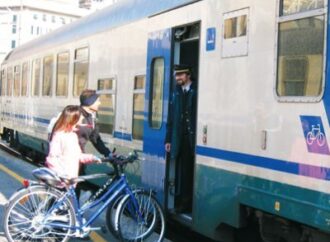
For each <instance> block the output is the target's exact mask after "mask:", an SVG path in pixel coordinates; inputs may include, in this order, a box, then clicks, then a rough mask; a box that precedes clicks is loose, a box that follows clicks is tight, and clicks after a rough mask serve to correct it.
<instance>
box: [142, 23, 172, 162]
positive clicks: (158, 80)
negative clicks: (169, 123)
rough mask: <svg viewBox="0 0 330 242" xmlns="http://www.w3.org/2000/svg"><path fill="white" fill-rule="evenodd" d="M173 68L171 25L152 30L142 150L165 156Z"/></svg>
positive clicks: (149, 42)
mask: <svg viewBox="0 0 330 242" xmlns="http://www.w3.org/2000/svg"><path fill="white" fill-rule="evenodd" d="M170 70H171V29H165V30H161V31H157V32H153V33H150V34H149V38H148V56H147V80H146V94H145V95H146V96H145V104H146V105H145V117H144V140H143V141H144V142H143V152H144V153H145V154H147V155H150V156H157V157H159V158H161V157H162V158H164V157H165V151H164V139H165V132H166V120H167V112H168V100H169V90H170V79H171V76H170Z"/></svg>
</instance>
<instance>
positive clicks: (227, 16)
mask: <svg viewBox="0 0 330 242" xmlns="http://www.w3.org/2000/svg"><path fill="white" fill-rule="evenodd" d="M240 19H244V21H238V20H240ZM234 20H235V21H234ZM228 22H231V23H234V24H232V25H233V26H235V28H233V26H232V27H231V28H230V29H231V30H232V29H234V31H232V32H231V34H233V35H229V36H228V34H229V33H228V31H226V29H228V27H227V26H228ZM240 23H243V24H240ZM249 25H250V8H242V9H238V10H234V11H230V12H225V13H223V24H222V37H221V38H222V41H221V48H222V51H221V57H222V58H232V57H241V56H248V54H249V35H250V34H249V29H250V28H249ZM242 26H243V27H244V28H241V27H242ZM240 30H241V31H240Z"/></svg>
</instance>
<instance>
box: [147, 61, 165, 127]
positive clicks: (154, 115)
mask: <svg viewBox="0 0 330 242" xmlns="http://www.w3.org/2000/svg"><path fill="white" fill-rule="evenodd" d="M164 73H165V65H164V58H155V59H154V60H153V63H152V80H151V83H150V91H151V102H150V106H149V114H150V116H149V125H150V127H151V128H154V129H159V128H160V127H161V125H162V116H163V86H164Z"/></svg>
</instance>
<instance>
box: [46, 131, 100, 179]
mask: <svg viewBox="0 0 330 242" xmlns="http://www.w3.org/2000/svg"><path fill="white" fill-rule="evenodd" d="M94 160H95V158H94V155H92V154H84V153H82V151H81V148H80V146H79V143H78V136H77V134H76V133H74V132H64V131H58V132H56V133H55V134H54V136H53V138H52V141H51V142H50V147H49V154H48V156H47V158H46V166H47V167H48V168H50V169H52V170H54V171H55V172H57V173H58V174H59V175H62V176H68V177H70V178H73V177H77V176H78V172H79V166H80V163H91V162H93V161H94Z"/></svg>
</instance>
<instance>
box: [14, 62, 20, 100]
mask: <svg viewBox="0 0 330 242" xmlns="http://www.w3.org/2000/svg"><path fill="white" fill-rule="evenodd" d="M20 79H21V66H18V65H17V66H15V67H14V96H15V97H18V96H19V95H20V91H21V80H20Z"/></svg>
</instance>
